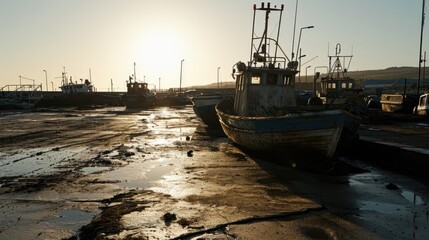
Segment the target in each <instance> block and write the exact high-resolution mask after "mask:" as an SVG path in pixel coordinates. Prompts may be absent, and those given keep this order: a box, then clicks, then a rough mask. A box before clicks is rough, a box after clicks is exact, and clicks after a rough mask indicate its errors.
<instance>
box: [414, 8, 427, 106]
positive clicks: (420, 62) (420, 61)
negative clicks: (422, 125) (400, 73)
mask: <svg viewBox="0 0 429 240" xmlns="http://www.w3.org/2000/svg"><path fill="white" fill-rule="evenodd" d="M425 1H426V0H423V6H422V24H421V29H420V53H419V79H418V81H417V98H418V97H420V96H419V95H420V78H421V77H420V76H421V69H422V42H423V26H424V23H425ZM417 104H418V103H417ZM416 113H417V107H416Z"/></svg>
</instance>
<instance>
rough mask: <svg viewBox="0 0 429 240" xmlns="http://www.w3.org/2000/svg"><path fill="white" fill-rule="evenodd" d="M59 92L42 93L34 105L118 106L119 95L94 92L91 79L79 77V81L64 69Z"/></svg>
mask: <svg viewBox="0 0 429 240" xmlns="http://www.w3.org/2000/svg"><path fill="white" fill-rule="evenodd" d="M61 79H62V80H61V86H60V89H61V92H51V93H50V94H46V95H44V96H43V97H42V98H41V99H40V100H39V101H38V102H37V103H36V104H35V106H34V107H98V106H100V107H102V106H119V105H121V102H122V101H121V99H120V97H119V95H112V94H108V93H102V92H100V93H99V92H96V91H95V88H94V85H93V84H92V82H91V80H88V79H85V80H83V79H80V81H81V82H80V83H78V82H77V81H73V78H72V76H70V77H67V73H66V71H65V67H64V70H63V71H62V73H61Z"/></svg>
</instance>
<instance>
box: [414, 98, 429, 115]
mask: <svg viewBox="0 0 429 240" xmlns="http://www.w3.org/2000/svg"><path fill="white" fill-rule="evenodd" d="M416 113H417V115H421V116H429V93H424V94H422V95H420V98H419V102H418V104H417V111H416Z"/></svg>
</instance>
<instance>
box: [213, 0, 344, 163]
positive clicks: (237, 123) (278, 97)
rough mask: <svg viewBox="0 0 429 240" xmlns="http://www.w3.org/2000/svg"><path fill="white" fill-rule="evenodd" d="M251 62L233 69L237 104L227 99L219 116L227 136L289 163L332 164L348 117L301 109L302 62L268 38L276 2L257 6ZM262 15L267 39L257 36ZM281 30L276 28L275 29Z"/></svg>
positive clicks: (337, 111)
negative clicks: (298, 92)
mask: <svg viewBox="0 0 429 240" xmlns="http://www.w3.org/2000/svg"><path fill="white" fill-rule="evenodd" d="M253 10H254V14H253V15H254V17H253V28H252V29H253V30H252V41H251V42H252V43H251V54H250V56H251V58H250V61H249V62H248V63H247V64H246V63H244V62H238V63H236V64H235V65H234V66H233V77H234V78H235V79H236V86H235V95H234V99H233V100H230V99H229V100H222V101H221V102H220V103H218V104H217V105H216V108H215V109H216V112H217V115H218V118H219V122H220V124H221V126H222V129H223V131H224V133H225V134H226V135H227V137H228V138H229V139H230V140H232V141H233V142H234V143H235V144H237V145H238V146H240V147H242V148H244V149H246V150H250V151H252V152H256V153H266V154H270V155H271V154H275V155H276V159H277V160H279V161H280V162H282V163H285V164H286V165H291V166H293V167H300V166H303V165H307V164H308V163H310V164H314V163H316V165H318V164H320V166H322V167H323V166H329V165H330V163H331V161H330V160H331V159H332V158H333V157H334V155H335V153H336V149H337V146H338V143H339V139H340V135H341V132H342V130H343V126H344V121H345V117H346V113H345V111H344V110H343V109H333V110H326V109H324V108H322V107H320V106H298V105H297V100H296V94H295V93H296V91H295V76H296V74H297V73H298V70H297V66H298V63H297V61H293V59H292V60H290V59H289V58H288V57H287V56H286V55H285V54H284V51H283V50H282V49H281V47H280V45H279V44H278V34H279V32H280V31H276V32H277V37H276V38H275V39H274V38H270V37H268V35H267V33H268V19H269V14H270V13H272V12H278V13H280V14H279V15H280V17H279V23H278V24H277V25H276V26H277V27H279V26H280V25H281V24H280V22H281V14H282V12H283V5H281V8H276V7H274V8H272V7H271V6H270V3H268V4H267V5H266V6H265V5H264V3H262V4H261V7H256V5H254V7H253ZM257 12H265V24H264V31H263V33H262V35H261V37H257V36H256V34H255V33H254V29H255V17H256V15H257V14H256V13H257ZM270 32H275V30H270ZM280 53H282V54H283V55H280Z"/></svg>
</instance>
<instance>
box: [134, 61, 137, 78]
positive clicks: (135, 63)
mask: <svg viewBox="0 0 429 240" xmlns="http://www.w3.org/2000/svg"><path fill="white" fill-rule="evenodd" d="M134 82H137V77H136V62H134Z"/></svg>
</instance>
